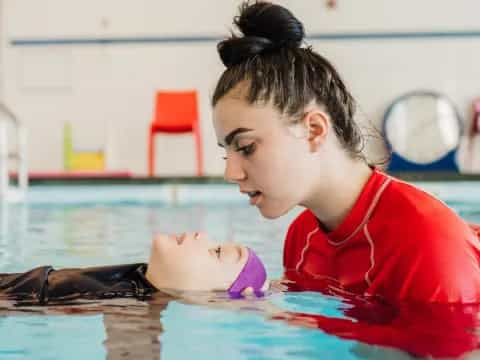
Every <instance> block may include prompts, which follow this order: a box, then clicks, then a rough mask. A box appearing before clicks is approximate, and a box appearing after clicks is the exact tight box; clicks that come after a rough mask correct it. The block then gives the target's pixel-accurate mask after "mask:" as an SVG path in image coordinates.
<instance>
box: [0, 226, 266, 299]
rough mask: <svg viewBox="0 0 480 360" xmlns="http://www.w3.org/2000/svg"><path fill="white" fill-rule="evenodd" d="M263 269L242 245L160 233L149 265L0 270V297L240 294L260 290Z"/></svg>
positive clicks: (253, 254)
mask: <svg viewBox="0 0 480 360" xmlns="http://www.w3.org/2000/svg"><path fill="white" fill-rule="evenodd" d="M266 277H267V276H266V271H265V267H264V265H263V263H262V262H261V260H260V259H259V258H258V256H257V255H256V254H255V252H254V251H253V250H251V249H249V248H247V247H245V246H241V245H237V244H233V243H228V244H221V245H220V244H216V243H213V242H212V241H211V240H210V239H208V237H207V236H206V235H204V234H201V233H188V234H187V233H185V234H182V235H181V236H174V235H165V234H162V235H158V236H157V237H155V239H154V240H153V242H152V250H151V254H150V260H149V263H148V264H145V263H138V264H129V265H114V266H102V267H90V268H82V269H60V270H55V269H53V268H52V267H51V266H42V267H38V268H35V269H33V270H30V271H27V272H25V273H20V274H0V296H3V297H7V298H9V299H14V300H33V301H34V302H37V303H38V304H40V305H44V304H47V303H48V302H49V301H50V300H55V301H58V300H62V301H63V300H71V299H76V298H90V299H92V298H112V297H136V298H139V299H144V298H145V297H148V296H149V295H151V294H152V293H153V292H156V291H157V290H158V289H162V290H163V291H164V292H166V293H169V291H172V290H181V291H226V292H228V294H229V295H230V297H234V298H235V297H240V296H241V294H242V292H243V291H244V290H248V292H250V291H252V290H253V292H255V293H256V294H257V295H260V294H261V291H262V289H264V288H265V287H266V286H267V282H266Z"/></svg>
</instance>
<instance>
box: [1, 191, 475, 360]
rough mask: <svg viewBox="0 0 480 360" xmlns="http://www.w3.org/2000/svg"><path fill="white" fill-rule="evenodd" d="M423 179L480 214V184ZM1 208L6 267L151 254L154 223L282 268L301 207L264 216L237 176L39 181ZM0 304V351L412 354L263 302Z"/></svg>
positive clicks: (308, 296)
mask: <svg viewBox="0 0 480 360" xmlns="http://www.w3.org/2000/svg"><path fill="white" fill-rule="evenodd" d="M418 185H419V186H420V187H422V188H424V189H426V190H427V191H429V192H432V193H434V194H435V195H437V196H439V197H440V198H441V199H443V200H444V201H445V202H446V203H447V204H449V205H450V206H452V207H453V208H454V209H455V210H456V211H457V212H458V213H459V214H460V215H461V216H463V217H464V218H466V219H467V220H469V221H472V222H478V223H480V184H479V183H476V182H465V183H463V182H462V183H460V182H457V183H454V182H452V183H446V182H445V183H418ZM0 211H1V218H0V226H1V228H0V272H17V271H25V270H27V269H29V268H32V267H36V266H39V265H52V266H54V267H56V268H60V267H77V266H78V267H84V266H93V265H110V264H121V263H134V262H145V261H147V259H148V253H149V247H150V241H151V238H152V235H153V234H155V233H156V232H169V233H177V232H184V231H198V230H202V231H206V232H208V233H209V234H210V236H211V237H212V238H214V239H218V240H234V241H236V242H240V243H243V244H246V245H248V246H251V247H252V248H254V249H255V250H256V251H257V252H258V254H259V255H260V257H261V258H262V259H263V260H264V261H265V264H266V266H267V271H268V273H269V277H270V278H278V277H279V276H280V275H281V274H282V267H281V264H282V245H283V238H284V234H285V232H286V229H287V227H288V224H289V223H290V222H291V221H292V219H293V218H294V217H295V216H296V215H297V214H298V213H299V212H300V211H301V209H295V210H294V211H292V212H291V213H289V214H287V215H286V216H284V217H282V218H280V219H277V220H266V219H263V218H262V217H261V216H260V215H259V214H258V212H257V211H256V209H254V208H252V207H249V206H248V204H247V200H246V199H245V198H244V197H242V196H240V195H239V194H238V190H237V189H236V187H234V186H230V185H178V186H174V185H162V186H160V185H142V186H136V185H128V186H119V185H110V186H105V185H103V186H97V187H94V186H34V187H32V188H31V189H30V193H29V202H28V203H27V204H3V205H2V206H1V207H0ZM267 300H268V303H269V304H271V306H274V307H276V308H280V309H285V310H290V311H297V312H302V313H312V314H319V315H323V316H327V317H336V318H346V317H348V315H346V313H345V309H347V308H348V304H345V302H343V301H341V300H340V299H338V298H335V297H331V296H326V295H322V294H319V293H313V292H302V293H272V294H270V295H269V296H268V299H267ZM252 301H254V300H252ZM252 308H255V304H252ZM0 313H1V316H0V339H1V340H0V359H67V358H68V359H104V358H107V359H117V358H131V359H140V358H142V359H160V358H162V359H188V358H195V359H196V360H201V359H226V358H228V359H232V360H235V359H291V358H295V359H317V358H320V357H321V358H323V359H387V358H388V359H390V358H391V359H407V358H410V357H409V356H408V355H407V353H405V352H403V351H401V350H396V349H393V348H389V347H383V346H377V345H368V344H366V343H364V342H359V341H355V340H345V339H341V338H339V337H337V336H333V335H329V334H327V333H326V332H324V331H320V330H318V329H316V328H314V327H311V326H304V325H305V324H300V323H298V322H297V323H295V322H293V321H291V322H288V321H273V320H269V319H268V317H266V316H265V315H264V314H263V313H262V312H261V311H234V310H232V309H229V308H222V307H215V306H201V305H196V304H190V303H186V302H180V301H177V300H171V299H169V300H164V299H163V300H162V299H160V301H156V302H155V301H154V302H152V303H149V302H141V301H137V300H131V299H118V300H112V301H110V302H108V303H100V304H99V303H95V302H94V303H89V304H85V305H83V306H78V305H75V306H68V305H65V306H59V307H47V308H42V307H24V308H23V307H16V308H15V307H14V308H12V307H11V306H10V305H9V304H5V303H3V302H0ZM472 356H474V355H473V354H472ZM472 358H474V357H472Z"/></svg>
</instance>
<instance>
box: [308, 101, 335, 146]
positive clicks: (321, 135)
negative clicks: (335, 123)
mask: <svg viewBox="0 0 480 360" xmlns="http://www.w3.org/2000/svg"><path fill="white" fill-rule="evenodd" d="M304 124H305V127H306V128H307V131H308V142H309V143H310V148H311V150H312V151H316V150H318V148H319V146H321V145H322V144H323V143H324V142H325V140H326V138H327V135H328V132H329V127H330V118H329V117H328V115H327V114H326V113H324V112H323V111H320V110H313V111H309V112H308V113H307V114H306V115H305V118H304Z"/></svg>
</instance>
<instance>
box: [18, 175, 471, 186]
mask: <svg viewBox="0 0 480 360" xmlns="http://www.w3.org/2000/svg"><path fill="white" fill-rule="evenodd" d="M391 175H392V176H395V177H398V178H400V179H402V180H406V181H480V174H460V173H453V172H422V173H419V172H395V173H391ZM11 180H12V182H13V183H15V182H16V176H14V175H13V176H12V177H11ZM29 182H30V185H33V186H35V185H69V184H71V185H79V184H82V185H87V184H92V185H110V184H122V185H127V184H134V185H140V184H225V183H226V182H225V180H224V179H223V178H222V177H221V176H156V177H147V176H134V175H128V176H108V175H101V176H98V175H93V174H82V175H80V176H68V175H65V174H64V175H62V176H30V180H29Z"/></svg>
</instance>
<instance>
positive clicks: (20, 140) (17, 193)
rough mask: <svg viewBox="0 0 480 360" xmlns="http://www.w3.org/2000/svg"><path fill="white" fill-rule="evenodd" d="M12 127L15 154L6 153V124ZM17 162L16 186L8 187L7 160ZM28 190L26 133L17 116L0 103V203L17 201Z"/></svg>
mask: <svg viewBox="0 0 480 360" xmlns="http://www.w3.org/2000/svg"><path fill="white" fill-rule="evenodd" d="M9 122H10V123H11V124H12V125H13V128H14V130H15V132H16V136H17V149H16V152H13V153H9V152H8V136H7V132H8V124H9ZM10 159H15V160H17V161H16V162H17V179H18V186H17V187H13V186H10V176H9V166H8V163H9V160H10ZM27 189H28V165H27V132H26V129H25V126H24V125H23V124H22V122H21V121H20V120H19V119H18V117H17V116H15V114H14V113H13V112H12V111H11V110H10V109H9V108H8V107H7V106H6V105H5V104H3V103H2V102H0V201H19V200H22V199H24V198H25V195H26V192H27Z"/></svg>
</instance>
